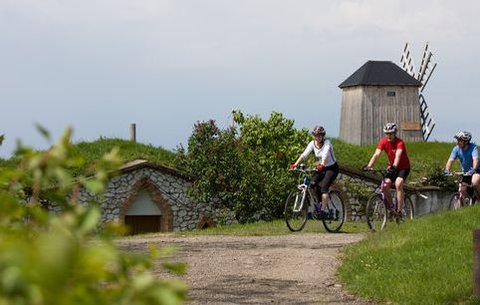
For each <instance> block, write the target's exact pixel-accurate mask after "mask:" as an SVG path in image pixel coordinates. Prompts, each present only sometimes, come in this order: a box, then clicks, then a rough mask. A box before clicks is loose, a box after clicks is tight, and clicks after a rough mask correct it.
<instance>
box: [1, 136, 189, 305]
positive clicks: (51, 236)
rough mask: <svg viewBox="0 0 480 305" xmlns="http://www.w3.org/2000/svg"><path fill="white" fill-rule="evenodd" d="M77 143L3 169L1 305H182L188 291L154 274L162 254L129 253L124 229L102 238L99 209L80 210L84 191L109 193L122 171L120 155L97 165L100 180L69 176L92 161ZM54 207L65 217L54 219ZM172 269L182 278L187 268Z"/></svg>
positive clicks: (25, 154)
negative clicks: (120, 243)
mask: <svg viewBox="0 0 480 305" xmlns="http://www.w3.org/2000/svg"><path fill="white" fill-rule="evenodd" d="M43 133H44V134H45V135H48V134H46V133H45V132H44V131H43ZM70 135H71V131H70V130H68V131H67V132H66V133H65V134H64V136H63V137H62V138H61V139H60V141H59V142H58V143H57V144H56V145H55V146H53V147H52V148H50V149H49V150H48V151H45V152H34V151H33V150H32V149H29V148H25V147H19V149H17V152H16V155H15V156H14V157H15V158H17V159H18V160H19V163H18V164H19V165H18V167H15V168H13V167H2V168H0V210H1V211H2V212H1V213H0V304H1V305H6V304H17V305H23V304H24V305H27V304H28V305H55V304H59V305H60V304H61V305H65V304H92V305H93V304H94V305H102V304H105V305H107V304H145V305H146V304H181V303H182V302H183V300H184V299H185V296H186V287H185V285H184V284H183V283H181V282H180V281H178V280H177V281H176V280H169V281H160V280H159V279H157V278H156V277H155V276H154V275H153V274H152V273H151V272H149V268H150V267H151V266H152V260H153V259H154V258H155V257H157V256H158V255H159V253H160V252H159V251H157V250H155V249H152V251H151V253H150V254H149V255H140V254H130V253H125V252H121V251H120V250H119V249H117V247H116V245H115V244H114V242H113V237H114V236H115V234H117V233H118V232H120V231H121V227H120V226H116V225H114V224H112V225H110V226H107V227H105V228H104V230H102V231H101V232H99V221H100V209H99V208H98V206H97V205H96V204H95V203H93V202H92V203H91V204H90V206H88V207H86V206H82V205H80V204H78V203H77V202H76V195H77V194H78V191H79V190H80V188H82V187H86V188H88V189H89V190H90V191H91V192H93V193H101V192H102V191H103V190H104V187H105V184H106V182H107V181H108V179H109V178H110V176H111V174H112V173H114V172H115V169H116V168H117V167H118V166H119V164H120V160H119V158H118V150H112V151H111V152H110V153H108V154H105V155H103V156H102V157H101V158H100V159H99V160H98V161H97V163H96V164H95V174H94V176H91V177H85V176H77V177H75V178H74V177H73V176H72V174H71V173H70V171H68V170H67V169H68V168H72V167H78V166H83V165H84V159H83V158H82V156H80V155H77V154H75V153H74V149H73V147H72V145H71V143H70ZM0 142H1V138H0ZM25 198H28V199H29V200H28V201H26V200H25ZM46 200H48V201H50V202H55V204H57V205H58V206H59V207H61V209H62V212H61V213H58V214H56V215H53V214H50V213H49V212H48V211H47V210H46V209H45V208H44V207H43V206H42V203H44V202H45V201H46ZM165 264H166V266H167V268H168V269H169V270H171V271H174V272H181V271H182V268H183V266H182V265H178V264H172V263H169V262H168V261H165Z"/></svg>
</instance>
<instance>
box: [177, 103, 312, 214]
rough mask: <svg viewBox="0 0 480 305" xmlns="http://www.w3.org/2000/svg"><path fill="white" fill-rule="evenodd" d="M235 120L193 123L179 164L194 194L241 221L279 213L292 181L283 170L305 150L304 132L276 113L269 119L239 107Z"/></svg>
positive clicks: (179, 152)
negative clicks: (190, 180)
mask: <svg viewBox="0 0 480 305" xmlns="http://www.w3.org/2000/svg"><path fill="white" fill-rule="evenodd" d="M234 122H235V123H236V126H235V127H233V126H232V127H228V128H225V129H223V130H222V129H220V128H218V127H217V126H216V123H215V121H214V120H209V121H205V122H197V123H196V124H195V126H194V128H193V133H192V135H191V136H190V137H189V140H188V151H186V150H185V149H184V148H183V147H180V148H179V149H178V159H177V166H178V167H179V168H181V169H182V170H184V171H185V172H186V173H187V174H188V175H190V176H191V177H192V178H193V179H194V181H195V183H194V187H193V189H192V193H193V195H194V196H195V197H196V198H199V199H201V200H203V201H207V202H208V201H210V202H215V203H216V204H218V205H221V206H224V207H228V208H230V209H232V210H234V211H235V214H236V217H237V219H238V220H239V221H240V222H249V221H255V220H270V219H273V218H278V217H280V216H281V213H282V211H283V202H284V200H285V198H286V196H287V194H288V191H289V189H291V186H292V185H293V184H294V180H292V179H294V178H293V176H292V175H291V174H290V173H288V171H287V170H286V169H287V167H288V164H289V163H291V162H293V161H295V160H296V158H297V157H298V155H299V152H301V151H302V150H303V149H304V146H305V144H306V142H307V141H308V139H309V136H308V131H306V130H300V131H298V130H296V129H295V128H294V127H293V124H294V122H293V120H288V119H286V118H284V117H283V115H282V114H280V113H277V112H273V113H272V114H271V115H270V118H269V119H268V120H263V119H261V118H260V117H259V116H256V115H255V116H247V117H245V116H244V115H243V114H242V113H241V112H237V113H236V114H235V115H234Z"/></svg>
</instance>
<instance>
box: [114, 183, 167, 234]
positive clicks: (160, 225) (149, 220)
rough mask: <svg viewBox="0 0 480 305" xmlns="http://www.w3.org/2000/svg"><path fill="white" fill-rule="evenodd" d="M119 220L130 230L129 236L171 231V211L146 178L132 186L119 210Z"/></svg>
mask: <svg viewBox="0 0 480 305" xmlns="http://www.w3.org/2000/svg"><path fill="white" fill-rule="evenodd" d="M120 220H121V221H123V223H124V224H125V225H126V226H127V227H128V228H129V229H130V234H141V233H150V232H167V231H172V230H173V213H172V209H171V207H170V205H169V204H168V203H167V201H166V200H165V199H164V198H163V196H162V195H161V193H160V192H159V191H158V189H157V187H156V186H155V185H154V184H153V183H152V182H151V181H150V179H148V178H144V179H142V180H140V181H138V182H137V183H136V184H135V185H134V186H133V188H132V191H131V194H130V196H129V198H128V199H127V201H126V202H125V204H123V206H122V208H121V211H120Z"/></svg>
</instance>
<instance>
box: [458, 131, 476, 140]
mask: <svg viewBox="0 0 480 305" xmlns="http://www.w3.org/2000/svg"><path fill="white" fill-rule="evenodd" d="M454 138H455V139H456V140H458V139H460V140H463V141H465V142H470V140H471V139H472V134H471V133H469V132H468V131H459V132H457V133H456V134H455V136H454Z"/></svg>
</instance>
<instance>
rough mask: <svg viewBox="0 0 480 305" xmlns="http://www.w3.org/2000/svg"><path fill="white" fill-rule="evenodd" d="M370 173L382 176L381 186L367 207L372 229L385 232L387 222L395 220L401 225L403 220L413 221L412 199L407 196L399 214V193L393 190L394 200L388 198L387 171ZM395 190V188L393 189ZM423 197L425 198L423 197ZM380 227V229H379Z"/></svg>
mask: <svg viewBox="0 0 480 305" xmlns="http://www.w3.org/2000/svg"><path fill="white" fill-rule="evenodd" d="M369 172H372V173H375V172H378V173H380V174H381V175H382V179H381V180H380V184H379V185H378V186H377V187H376V188H375V190H374V192H373V194H372V195H371V196H370V198H369V200H368V202H367V205H366V209H365V210H366V217H367V223H368V226H369V227H370V229H372V230H374V231H377V230H380V231H381V230H383V229H384V228H385V226H386V223H387V220H388V219H390V220H392V219H395V220H396V222H397V223H399V222H400V221H401V220H403V219H405V218H406V219H413V214H414V211H413V204H412V202H411V200H410V197H408V196H405V198H404V206H403V208H402V212H401V213H397V212H396V211H397V207H398V199H397V193H396V192H397V191H396V190H393V191H392V193H393V194H391V195H392V198H387V196H386V194H385V192H384V189H385V178H386V177H385V176H386V171H385V170H369ZM392 189H393V188H392ZM422 197H423V196H422ZM377 226H378V227H377Z"/></svg>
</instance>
